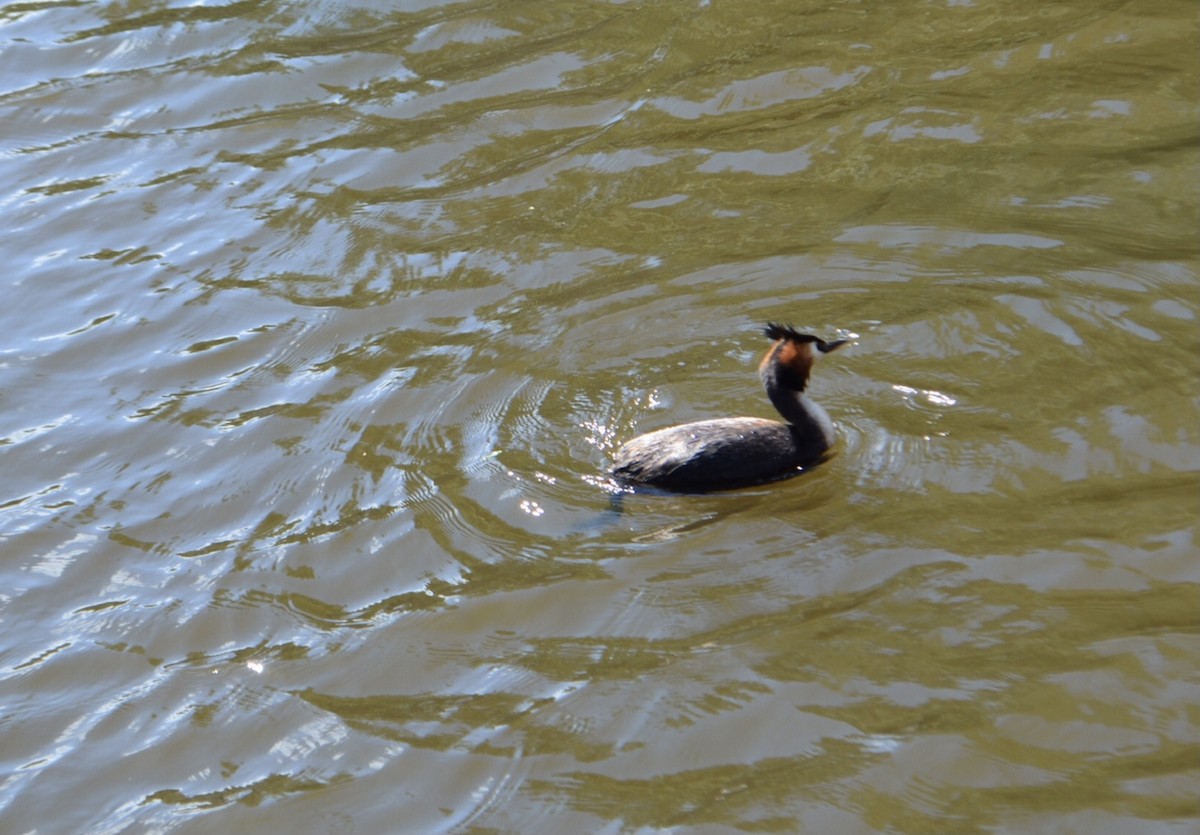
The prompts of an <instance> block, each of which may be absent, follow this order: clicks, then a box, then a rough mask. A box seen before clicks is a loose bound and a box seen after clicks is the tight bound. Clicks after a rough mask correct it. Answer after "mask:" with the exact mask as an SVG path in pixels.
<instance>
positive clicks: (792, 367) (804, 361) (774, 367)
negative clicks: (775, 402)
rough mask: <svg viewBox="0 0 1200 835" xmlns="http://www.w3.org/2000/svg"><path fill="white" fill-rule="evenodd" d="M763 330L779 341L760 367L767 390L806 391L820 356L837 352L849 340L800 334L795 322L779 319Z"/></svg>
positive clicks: (759, 371)
mask: <svg viewBox="0 0 1200 835" xmlns="http://www.w3.org/2000/svg"><path fill="white" fill-rule="evenodd" d="M763 333H765V334H766V335H767V338H768V339H773V340H775V344H774V345H772V346H771V349H770V350H769V351H767V355H766V356H765V357H763V361H762V364H761V365H759V367H758V373H759V376H761V377H762V381H763V385H765V386H766V387H767V391H771V390H772V389H775V388H786V389H791V390H792V391H796V392H801V391H804V387H805V386H806V385H808V375H809V373H810V372H811V371H812V366H813V362H814V361H815V360H816V358H817V356H819V355H820V354H828V353H829V352H830V351H836V350H837V349H838V348H840V347H842V346H843V345H845V344H846V343H847V342H848V341H849V340H846V339H837V340H834V341H833V342H826V341H825V340H823V339H821V338H820V337H817V336H813V335H812V334H808V333H800V332H799V331H797V330H796V329H795V328H793V327H792V326H791V325H780V324H777V323H775V322H768V323H767V326H766V327H765V328H764V329H763ZM814 349H815V350H814Z"/></svg>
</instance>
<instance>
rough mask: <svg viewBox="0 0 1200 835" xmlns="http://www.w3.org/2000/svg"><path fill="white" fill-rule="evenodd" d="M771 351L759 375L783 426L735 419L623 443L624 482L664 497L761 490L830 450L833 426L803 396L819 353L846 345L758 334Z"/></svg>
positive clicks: (784, 333)
mask: <svg viewBox="0 0 1200 835" xmlns="http://www.w3.org/2000/svg"><path fill="white" fill-rule="evenodd" d="M763 332H764V333H765V334H766V335H767V337H769V338H770V339H773V340H775V344H774V345H772V346H771V348H770V350H768V351H767V354H766V356H764V357H763V360H762V363H761V364H760V365H759V369H758V373H759V377H760V378H761V379H762V382H763V386H764V387H765V388H766V390H767V396H768V397H769V398H770V399H771V402H772V403H773V404H774V405H775V408H776V409H777V410H778V411H779V413H780V414H781V415H783V417H784V418H786V419H787V421H788V422H787V423H781V422H779V421H777V420H767V419H765V418H753V417H735V418H717V419H715V420H701V421H697V422H695V423H684V424H681V425H679V426H669V427H667V428H666V429H659V430H657V431H655V432H649V433H647V434H645V435H639V436H638V437H636V438H634V439H633V440H631V441H629V442H628V443H626V444H625V445H624V446H622V447H621V448H620V449H618V450H617V453H616V455H615V457H614V463H613V469H612V473H613V475H614V476H616V477H617V478H618V479H620V480H621V481H625V482H630V483H633V484H647V485H651V486H654V487H661V488H664V489H666V490H676V491H681V492H706V491H710V490H724V489H730V488H734V487H746V486H749V485H752V484H762V483H764V482H768V481H776V480H778V479H782V478H789V477H790V476H793V475H796V474H797V473H798V472H799V471H800V469H801V468H802V467H803V466H805V465H806V464H811V463H813V462H815V461H816V460H818V459H819V458H820V457H821V456H822V455H823V454H824V453H825V452H826V451H827V450H828V449H829V448H830V447H831V446H832V445H833V443H834V440H835V435H834V431H833V423H832V421H830V420H829V416H828V415H826V414H825V410H824V409H822V408H821V407H820V406H818V405H817V404H816V403H813V402H812V401H811V400H809V399H808V397H807V396H805V394H804V389H805V386H806V385H807V384H808V377H809V373H810V372H811V370H812V365H813V362H814V360H815V358H816V356H817V353H814V351H813V349H814V348H815V349H816V351H817V352H818V353H821V354H825V353H829V352H830V351H833V350H836V349H837V348H839V347H840V346H842V345H844V344H845V342H846V340H844V339H841V340H837V341H835V342H825V341H823V340H821V339H819V338H817V337H815V336H812V335H810V334H804V333H799V332H798V331H796V330H795V329H794V328H792V327H791V326H789V325H780V324H776V323H773V322H772V323H769V324H768V325H767V326H766V328H765V329H764V331H763Z"/></svg>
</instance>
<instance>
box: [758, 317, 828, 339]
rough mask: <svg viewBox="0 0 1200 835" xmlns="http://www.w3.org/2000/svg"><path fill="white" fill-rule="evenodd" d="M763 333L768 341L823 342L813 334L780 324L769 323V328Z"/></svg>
mask: <svg viewBox="0 0 1200 835" xmlns="http://www.w3.org/2000/svg"><path fill="white" fill-rule="evenodd" d="M763 333H765V334H766V335H767V338H768V339H788V340H791V341H792V342H820V341H821V340H820V339H818V338H817V337H815V336H813V335H812V334H807V333H800V331H798V330H796V329H795V328H794V327H792V326H791V325H781V324H779V323H778V322H767V326H766V327H765V328H763Z"/></svg>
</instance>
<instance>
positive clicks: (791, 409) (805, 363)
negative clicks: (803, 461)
mask: <svg viewBox="0 0 1200 835" xmlns="http://www.w3.org/2000/svg"><path fill="white" fill-rule="evenodd" d="M813 359H814V357H813V352H812V346H811V345H809V344H807V343H796V342H792V341H788V340H780V341H778V342H776V343H775V345H774V346H772V348H771V350H769V351H768V352H767V355H766V356H765V357H763V361H762V365H760V366H759V369H758V374H759V377H760V378H761V379H762V383H763V387H764V388H765V389H766V390H767V397H769V398H771V403H772V405H774V406H775V409H776V411H778V412H779V414H780V415H782V416H783V419H784V420H786V421H787V422H788V423H790V424H791V425H792V426H793V427H795V429H796V430H797V431H799V432H800V433H802V434H803V435H804V436H806V437H812V436H817V437H820V438H823V439H824V441H825V444H826V446H828V445H831V444H832V443H833V437H834V434H833V422H832V421H830V420H829V415H827V414H826V413H825V410H824V409H822V408H821V407H820V406H818V405H817V404H816V403H814V402H813V401H811V400H809V399H808V396H807V395H805V393H804V389H805V387H806V386H807V385H808V375H809V372H810V371H811V370H812V364H813Z"/></svg>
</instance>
